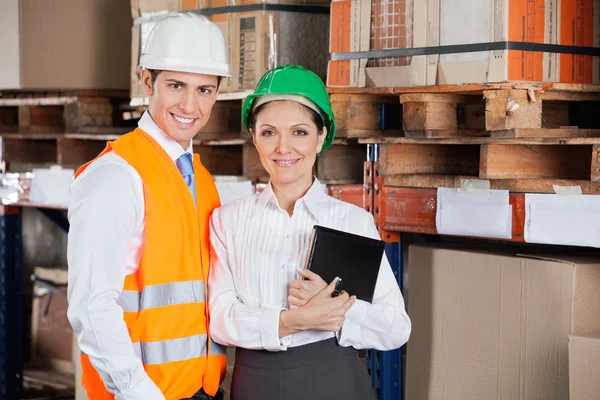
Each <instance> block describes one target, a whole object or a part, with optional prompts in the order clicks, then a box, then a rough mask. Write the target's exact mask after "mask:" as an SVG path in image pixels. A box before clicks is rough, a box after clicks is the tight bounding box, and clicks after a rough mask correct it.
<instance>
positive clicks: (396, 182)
mask: <svg viewBox="0 0 600 400" xmlns="http://www.w3.org/2000/svg"><path fill="white" fill-rule="evenodd" d="M461 179H478V177H477V176H467V175H417V174H412V175H411V174H407V175H390V176H385V177H384V184H385V185H386V186H398V187H414V188H438V187H448V188H458V187H460V185H461ZM553 185H558V186H580V187H581V190H582V192H583V194H600V183H597V182H592V181H590V180H575V179H573V180H566V179H492V180H490V187H491V189H496V190H508V191H510V192H513V193H554V189H553Z"/></svg>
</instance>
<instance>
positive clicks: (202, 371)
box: [76, 129, 226, 400]
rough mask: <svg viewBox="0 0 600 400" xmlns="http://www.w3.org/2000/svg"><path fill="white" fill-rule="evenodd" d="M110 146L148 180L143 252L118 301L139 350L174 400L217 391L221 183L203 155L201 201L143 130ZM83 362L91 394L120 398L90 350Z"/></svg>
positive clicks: (221, 360) (221, 352) (221, 356)
mask: <svg viewBox="0 0 600 400" xmlns="http://www.w3.org/2000/svg"><path fill="white" fill-rule="evenodd" d="M109 151H114V152H115V153H116V154H118V155H119V156H120V157H122V158H123V159H124V160H125V161H127V162H128V163H129V165H131V166H132V167H133V168H134V169H135V170H136V171H137V172H138V173H139V175H140V177H141V178H142V183H143V186H144V202H145V218H146V223H145V228H144V248H143V253H142V256H141V260H140V264H139V269H138V271H137V272H136V273H134V274H131V275H128V276H127V277H126V278H125V284H124V285H123V291H122V293H121V295H120V297H119V299H118V304H119V305H120V306H121V307H122V308H123V311H124V319H125V323H126V324H127V328H128V330H129V335H130V337H131V340H132V342H133V347H134V350H135V352H136V354H137V356H138V357H139V358H140V359H141V361H142V363H143V364H144V368H145V370H146V372H147V373H148V375H149V376H150V378H151V379H152V381H153V382H154V383H156V385H157V386H158V387H159V388H160V390H161V391H162V392H163V393H164V395H165V398H166V399H168V400H170V399H181V398H188V397H192V396H193V395H194V394H195V393H196V392H198V391H199V390H200V388H204V391H205V392H206V393H208V394H210V395H214V394H215V393H216V392H217V390H218V388H219V385H220V384H221V382H222V380H223V377H224V375H225V363H226V361H225V348H224V347H222V346H220V345H218V344H216V343H215V342H213V341H212V340H211V339H210V334H209V332H208V327H209V315H208V307H207V294H208V288H207V286H206V282H207V281H208V271H209V250H210V240H209V218H210V215H211V213H212V211H213V210H214V209H215V208H216V207H218V206H219V196H218V193H217V189H216V187H215V184H214V181H213V179H212V177H211V175H210V174H209V172H208V171H207V170H206V169H205V168H204V167H203V166H202V164H201V163H200V158H199V156H198V155H197V154H195V155H194V160H193V165H194V172H195V174H194V176H195V182H196V199H197V207H196V206H194V200H193V198H192V196H191V193H190V191H189V189H188V187H187V186H186V184H185V182H184V180H183V177H182V176H181V173H180V172H179V170H178V169H177V166H176V165H175V163H174V162H173V160H172V159H171V158H170V157H169V155H168V154H167V153H166V152H165V151H164V150H163V149H162V147H160V145H159V144H158V143H157V142H156V141H155V140H154V139H152V138H151V137H150V136H149V135H148V134H147V133H146V132H144V131H143V130H141V129H136V130H134V131H133V132H130V133H128V134H126V135H124V136H122V137H120V138H119V139H117V140H115V141H114V142H110V143H108V145H107V147H106V149H105V150H104V151H103V152H102V153H101V154H100V155H99V156H98V157H100V156H101V155H103V154H105V153H106V152H109ZM89 164H90V163H87V164H85V165H83V166H82V167H81V168H80V169H79V170H78V171H77V173H76V176H78V175H79V174H81V173H82V172H83V171H84V170H85V169H86V168H87V166H88V165H89ZM115 195H116V196H118V193H115ZM81 367H82V386H83V387H84V388H85V389H86V391H87V395H88V398H90V399H93V400H95V399H102V400H104V399H114V396H113V395H112V394H110V393H109V392H108V391H107V390H106V388H105V386H104V383H103V382H102V380H101V379H100V376H99V375H98V372H97V371H96V370H95V369H94V367H93V366H92V364H91V363H90V360H89V357H88V356H86V355H82V356H81Z"/></svg>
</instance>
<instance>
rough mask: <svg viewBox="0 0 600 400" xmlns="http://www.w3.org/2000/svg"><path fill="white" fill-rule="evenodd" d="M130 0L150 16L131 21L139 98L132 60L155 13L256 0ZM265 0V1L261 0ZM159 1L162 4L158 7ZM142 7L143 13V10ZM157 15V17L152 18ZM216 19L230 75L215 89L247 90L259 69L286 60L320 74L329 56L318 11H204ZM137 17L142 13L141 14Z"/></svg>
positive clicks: (318, 0) (323, 17) (325, 23)
mask: <svg viewBox="0 0 600 400" xmlns="http://www.w3.org/2000/svg"><path fill="white" fill-rule="evenodd" d="M140 1H141V2H142V3H144V0H132V13H133V14H134V15H141V17H144V16H145V15H146V16H152V17H153V18H150V19H151V21H147V22H143V23H139V24H138V23H136V24H134V26H133V29H132V47H131V65H132V68H131V97H132V98H143V97H144V93H143V90H142V87H141V81H140V76H139V75H138V71H137V66H138V64H139V58H140V55H141V49H143V47H144V46H145V44H146V40H147V38H148V35H149V34H150V31H151V30H152V28H153V27H154V25H155V24H156V22H157V21H158V20H159V18H160V15H163V16H166V15H168V13H169V12H173V11H181V10H188V9H194V8H197V7H201V8H217V7H226V6H230V5H234V4H235V5H246V4H254V3H261V1H242V2H241V3H240V2H237V1H236V2H234V1H232V0H198V1H197V3H196V1H195V0H188V1H185V0H179V1H173V0H163V1H159V0H151V1H150V3H151V4H150V5H145V6H144V4H142V6H138V5H137V4H136V2H140ZM265 2H266V1H265ZM158 3H162V6H163V10H162V11H161V10H160V5H159V4H158ZM269 3H294V4H297V3H305V4H313V5H314V4H328V3H329V1H325V0H303V1H296V0H278V1H275V0H273V1H270V2H269ZM145 12H147V13H149V14H144V13H145ZM157 17H159V18H157ZM208 18H209V19H210V20H211V21H213V22H214V23H216V24H217V25H218V26H219V28H220V29H221V32H223V36H224V37H225V42H226V45H227V49H228V56H229V60H230V63H231V67H232V68H231V71H232V78H231V80H224V81H223V82H222V84H221V90H220V91H221V92H222V93H227V92H240V91H247V90H253V89H254V88H255V86H256V84H257V83H258V80H259V79H260V78H261V77H262V75H263V74H264V73H265V72H267V71H268V70H270V69H273V68H275V67H277V66H280V65H286V64H300V65H303V66H304V67H305V68H307V69H310V70H312V71H313V72H315V73H316V74H317V75H319V76H320V77H321V78H322V79H323V80H325V76H326V68H327V60H328V58H329V54H328V50H327V46H328V36H327V33H328V29H329V16H328V15H327V14H322V13H309V12H291V11H248V12H235V13H224V14H214V15H209V16H208ZM142 21H143V18H142Z"/></svg>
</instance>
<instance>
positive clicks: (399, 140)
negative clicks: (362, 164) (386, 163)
mask: <svg viewBox="0 0 600 400" xmlns="http://www.w3.org/2000/svg"><path fill="white" fill-rule="evenodd" d="M358 142H359V143H363V144H382V145H383V144H431V139H413V138H406V137H379V138H364V139H358ZM435 143H436V144H446V145H473V144H506V145H534V144H539V145H558V144H561V145H562V144H564V145H581V144H590V145H592V144H600V138H595V137H591V138H585V137H575V138H555V137H550V138H514V139H513V138H491V137H465V138H453V137H447V138H446V137H443V138H437V139H435Z"/></svg>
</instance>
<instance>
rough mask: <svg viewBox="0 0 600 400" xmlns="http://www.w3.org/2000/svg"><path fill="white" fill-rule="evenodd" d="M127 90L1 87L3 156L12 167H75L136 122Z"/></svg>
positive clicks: (20, 168) (0, 108)
mask: <svg viewBox="0 0 600 400" xmlns="http://www.w3.org/2000/svg"><path fill="white" fill-rule="evenodd" d="M128 104H129V95H128V93H127V92H126V91H98V90H96V91H67V92H59V91H56V92H23V91H15V92H10V91H8V92H2V93H1V95H0V138H1V139H2V146H1V147H2V152H1V158H2V160H3V161H5V162H6V163H7V166H8V170H9V171H14V172H27V171H30V170H31V169H32V168H33V167H40V166H42V167H43V166H49V165H54V164H60V165H63V166H66V167H77V166H79V165H81V164H82V163H83V162H85V161H87V160H89V159H91V158H93V157H94V156H96V155H97V154H98V153H99V152H100V151H101V150H102V148H103V147H104V146H105V141H106V140H109V139H110V138H113V137H118V136H119V135H121V134H123V133H124V132H126V131H128V130H130V129H131V126H135V121H136V117H138V115H139V112H137V111H136V110H135V109H132V108H131V107H129V105H128Z"/></svg>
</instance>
